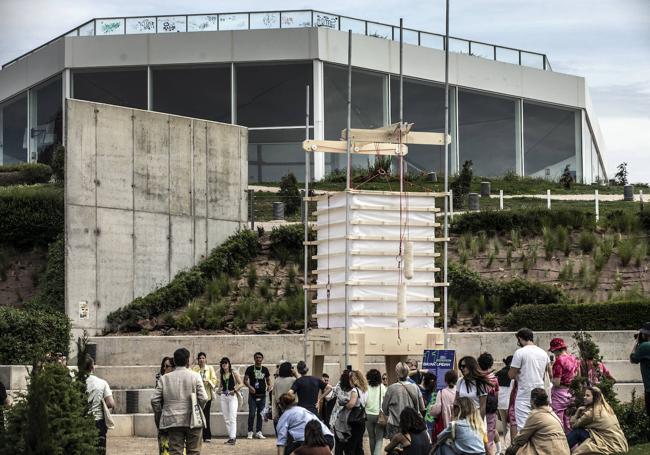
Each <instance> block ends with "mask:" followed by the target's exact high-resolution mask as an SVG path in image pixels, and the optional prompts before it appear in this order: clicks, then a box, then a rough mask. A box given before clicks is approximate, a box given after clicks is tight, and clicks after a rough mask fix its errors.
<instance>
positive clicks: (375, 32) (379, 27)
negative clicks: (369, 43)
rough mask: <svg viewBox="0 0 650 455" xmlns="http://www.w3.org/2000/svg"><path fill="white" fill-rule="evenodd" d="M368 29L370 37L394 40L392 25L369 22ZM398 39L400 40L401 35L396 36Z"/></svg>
mask: <svg viewBox="0 0 650 455" xmlns="http://www.w3.org/2000/svg"><path fill="white" fill-rule="evenodd" d="M367 27H368V36H374V37H375V38H383V39H393V27H391V26H390V25H384V24H376V23H374V22H368V25H367ZM396 38H399V35H396Z"/></svg>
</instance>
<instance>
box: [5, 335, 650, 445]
mask: <svg viewBox="0 0 650 455" xmlns="http://www.w3.org/2000/svg"><path fill="white" fill-rule="evenodd" d="M515 336H516V340H517V345H518V349H516V350H515V352H514V353H513V355H511V356H508V357H506V358H505V359H503V363H504V366H503V368H501V369H499V370H498V371H495V370H494V368H493V366H494V359H493V356H492V355H490V354H489V353H487V352H486V353H483V354H481V355H480V356H478V358H475V357H472V356H464V357H461V358H460V359H458V362H457V366H458V370H454V369H452V370H449V371H446V373H445V375H444V383H445V386H444V387H442V388H440V389H439V390H437V387H436V385H437V379H438V378H437V377H436V375H435V374H433V373H431V372H428V371H424V370H421V369H419V368H418V362H417V361H416V360H409V361H407V362H399V363H398V364H397V365H396V367H395V379H396V381H395V382H394V383H392V384H389V383H388V382H389V381H388V378H387V375H386V373H384V374H382V373H381V372H380V371H379V370H377V369H371V370H369V371H368V372H367V373H365V374H364V373H363V372H361V371H359V370H354V369H346V370H344V371H343V373H342V374H341V376H340V377H339V378H338V381H337V382H336V384H335V385H334V386H332V384H331V383H330V377H329V376H328V375H327V374H323V375H322V376H313V375H310V374H309V368H308V367H307V364H306V363H305V362H304V361H300V362H298V363H297V364H296V365H295V367H294V366H293V365H292V364H291V363H290V362H282V363H280V364H278V365H277V366H276V371H275V373H274V374H273V375H271V372H270V371H269V369H268V368H267V367H266V366H264V365H263V362H264V356H263V354H262V353H261V352H256V353H255V354H254V355H253V364H252V365H250V366H249V367H247V368H246V370H245V373H244V375H243V377H241V376H240V375H239V373H238V372H237V371H236V370H234V369H233V367H232V364H231V362H230V360H229V359H228V358H227V357H223V358H222V359H221V360H220V361H219V367H218V369H217V368H215V367H213V366H211V365H210V364H209V363H208V358H207V355H206V354H205V353H204V352H199V353H198V355H197V356H196V358H195V359H194V360H193V362H192V363H193V366H190V364H191V355H190V352H189V351H188V350H187V349H185V348H179V349H177V350H176V351H175V352H174V354H173V356H171V357H164V358H163V359H162V362H161V366H160V371H159V372H158V373H157V374H156V378H155V389H154V392H153V395H152V398H151V406H152V408H153V411H154V418H155V424H156V427H157V429H158V443H159V450H160V453H161V454H164V455H167V454H170V455H182V454H187V455H193V454H200V453H201V447H202V444H203V443H209V442H211V440H212V434H211V431H210V426H211V422H210V414H211V410H212V409H213V405H212V401H214V400H219V405H220V408H221V414H222V418H223V420H224V424H225V427H226V430H227V433H228V438H227V439H226V441H225V444H228V445H234V444H236V442H237V413H238V410H239V409H240V407H241V404H242V401H243V399H244V398H243V394H242V391H247V392H248V393H247V395H248V421H247V425H248V432H247V438H248V439H265V436H264V434H263V433H262V425H263V422H264V421H268V420H271V421H272V423H273V427H274V429H275V434H276V446H277V453H278V455H289V454H297V455H325V454H331V452H332V451H334V453H335V454H336V455H359V454H363V453H364V448H363V438H364V435H365V434H366V433H367V435H368V443H369V447H370V454H371V455H382V454H389V455H393V454H402V455H407V454H412V455H450V454H486V455H497V454H506V455H514V454H519V455H522V454H523V455H532V454H559V455H564V454H566V455H568V454H578V455H582V454H616V453H625V452H626V451H627V450H628V444H627V440H626V438H625V435H624V434H623V431H622V429H621V426H620V424H619V422H618V419H617V417H616V414H615V413H614V411H613V409H612V407H611V406H610V404H609V403H608V402H607V399H606V397H605V395H604V394H603V392H602V391H601V390H600V389H599V388H598V386H597V384H599V383H600V381H601V380H602V379H603V378H605V379H607V380H610V381H613V380H614V378H613V376H612V375H611V373H610V372H609V370H608V369H607V368H606V366H605V365H604V364H603V363H602V362H598V361H596V359H590V358H586V359H584V358H583V359H582V360H580V359H578V358H577V357H575V356H574V355H572V354H571V353H570V352H569V349H568V347H567V345H566V343H565V341H564V340H563V339H561V338H554V339H552V340H551V342H550V346H549V348H548V351H545V350H544V349H542V348H540V347H539V346H537V345H536V344H535V338H534V334H533V332H532V331H531V330H529V329H526V328H523V329H520V330H519V331H518V332H517V333H516V334H515ZM59 361H60V360H59ZM630 361H631V362H632V363H638V364H640V365H641V374H642V378H643V383H644V388H645V404H646V412H648V415H649V416H650V322H649V323H645V324H644V325H643V326H642V328H641V329H640V330H639V333H638V334H637V336H636V344H635V346H634V349H633V351H632V353H631V355H630ZM63 362H65V359H64V361H63ZM85 369H86V371H87V372H88V378H87V379H86V390H87V394H88V410H89V411H88V412H89V413H90V414H91V415H92V416H93V418H94V420H95V425H96V427H97V428H98V431H99V447H100V453H101V452H102V451H105V447H106V434H107V429H108V428H110V425H111V419H110V409H112V408H114V407H115V402H114V400H113V396H112V392H111V389H110V386H109V385H108V383H107V382H106V381H105V380H103V379H100V378H98V377H96V376H95V374H94V371H95V366H94V362H93V359H92V358H90V357H88V358H87V359H86V364H85ZM578 377H579V378H581V380H582V382H581V384H582V388H581V390H578V391H577V392H576V387H575V381H574V380H575V379H576V378H578ZM547 383H548V384H550V391H549V390H547V389H546V388H545V387H546V386H545V385H546V384H547ZM0 403H2V404H5V405H7V404H8V403H9V399H8V397H7V394H6V391H5V390H4V386H2V385H1V384H0ZM1 409H2V406H0V410H1ZM1 417H2V414H0V423H1V422H2V418H1ZM386 440H387V441H386Z"/></svg>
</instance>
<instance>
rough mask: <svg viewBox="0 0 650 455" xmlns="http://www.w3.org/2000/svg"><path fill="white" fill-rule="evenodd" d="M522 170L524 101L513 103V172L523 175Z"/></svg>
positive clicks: (518, 100)
mask: <svg viewBox="0 0 650 455" xmlns="http://www.w3.org/2000/svg"><path fill="white" fill-rule="evenodd" d="M524 171H525V168H524V101H523V99H521V98H519V99H517V101H516V102H515V172H516V173H517V175H525V172H524Z"/></svg>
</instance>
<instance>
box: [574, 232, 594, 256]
mask: <svg viewBox="0 0 650 455" xmlns="http://www.w3.org/2000/svg"><path fill="white" fill-rule="evenodd" d="M596 240H597V239H596V234H594V233H593V231H587V230H583V231H582V232H581V233H580V239H579V240H578V243H579V245H580V249H581V250H582V252H583V253H584V254H589V253H591V252H592V251H593V249H594V246H595V245H596Z"/></svg>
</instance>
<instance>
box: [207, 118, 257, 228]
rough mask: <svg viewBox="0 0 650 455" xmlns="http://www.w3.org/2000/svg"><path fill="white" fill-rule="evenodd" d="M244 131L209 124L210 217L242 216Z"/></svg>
mask: <svg viewBox="0 0 650 455" xmlns="http://www.w3.org/2000/svg"><path fill="white" fill-rule="evenodd" d="M241 150H242V149H241V146H240V132H239V129H238V128H236V127H224V126H223V125H219V124H210V125H209V126H208V217H210V218H213V219H219V220H239V219H240V210H241V207H240V205H241V189H242V188H243V187H246V182H247V180H244V181H243V182H242V181H241V172H240V168H241Z"/></svg>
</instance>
